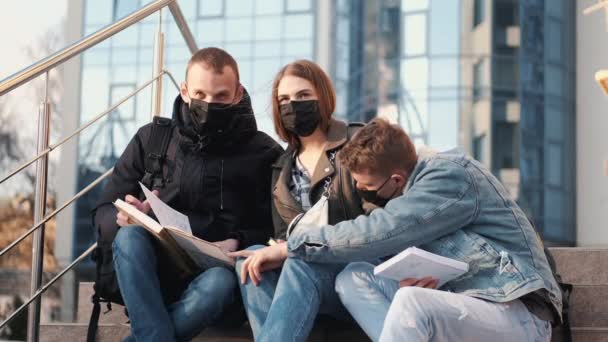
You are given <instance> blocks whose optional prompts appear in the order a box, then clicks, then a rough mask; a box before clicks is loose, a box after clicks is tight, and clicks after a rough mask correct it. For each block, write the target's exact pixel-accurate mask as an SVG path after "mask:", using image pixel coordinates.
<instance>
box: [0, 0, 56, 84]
mask: <svg viewBox="0 0 608 342" xmlns="http://www.w3.org/2000/svg"><path fill="white" fill-rule="evenodd" d="M2 5H3V8H2V11H0V42H1V44H2V54H0V78H1V79H4V78H5V77H7V76H10V75H12V74H13V73H15V72H17V71H19V70H21V69H22V68H24V67H27V66H28V65H30V64H31V63H32V62H33V61H31V60H28V59H27V56H25V54H24V49H25V48H26V47H27V46H28V45H31V44H33V42H35V41H36V39H37V38H39V37H40V36H42V35H44V34H45V33H46V32H47V31H48V30H51V29H53V30H57V29H58V26H59V25H61V24H62V22H63V20H64V19H65V17H66V11H67V0H50V1H40V0H19V1H10V2H9V1H6V2H3V3H2Z"/></svg>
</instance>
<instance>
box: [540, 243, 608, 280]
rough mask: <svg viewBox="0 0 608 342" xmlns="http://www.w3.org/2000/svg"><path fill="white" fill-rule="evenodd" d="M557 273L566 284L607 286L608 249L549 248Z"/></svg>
mask: <svg viewBox="0 0 608 342" xmlns="http://www.w3.org/2000/svg"><path fill="white" fill-rule="evenodd" d="M550 251H551V254H552V255H553V257H554V259H555V263H556V266H557V273H559V274H560V275H561V276H562V279H563V281H564V282H566V283H571V284H575V285H608V272H606V270H608V248H584V247H576V248H562V247H556V248H550Z"/></svg>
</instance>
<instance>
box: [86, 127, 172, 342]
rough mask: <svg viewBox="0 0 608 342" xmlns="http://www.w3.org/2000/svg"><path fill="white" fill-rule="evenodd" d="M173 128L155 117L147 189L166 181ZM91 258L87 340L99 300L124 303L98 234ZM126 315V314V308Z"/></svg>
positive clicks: (92, 332) (91, 336)
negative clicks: (92, 279)
mask: <svg viewBox="0 0 608 342" xmlns="http://www.w3.org/2000/svg"><path fill="white" fill-rule="evenodd" d="M174 128H175V126H174V125H173V123H172V121H171V119H168V118H162V117H154V120H153V124H152V131H151V133H150V138H149V140H148V144H146V145H145V146H144V153H145V159H144V168H145V173H144V176H143V178H142V180H141V182H142V184H144V185H145V186H146V187H148V188H149V189H158V188H162V187H164V185H165V179H164V177H163V163H164V161H165V158H166V154H167V149H168V148H169V142H170V141H171V136H172V134H173V129H174ZM91 258H92V259H93V261H95V264H96V272H95V285H94V286H93V290H94V294H93V296H92V297H91V302H92V303H93V311H92V312H91V319H90V320H89V328H88V331H87V341H88V342H93V341H95V337H96V334H97V325H98V323H99V315H100V312H101V303H106V305H107V308H108V311H110V310H112V303H116V304H119V305H124V301H123V299H122V295H121V294H120V288H119V287H118V280H117V279H116V272H114V263H113V258H112V242H111V241H110V242H107V241H106V242H104V241H102V239H101V238H98V239H97V247H96V248H95V250H94V251H93V253H92V255H91ZM125 315H127V316H128V313H127V310H126V308H125Z"/></svg>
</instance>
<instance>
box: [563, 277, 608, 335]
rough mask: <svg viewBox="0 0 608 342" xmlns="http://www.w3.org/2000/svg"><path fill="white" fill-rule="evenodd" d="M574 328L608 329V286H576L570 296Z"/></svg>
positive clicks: (571, 318)
mask: <svg viewBox="0 0 608 342" xmlns="http://www.w3.org/2000/svg"><path fill="white" fill-rule="evenodd" d="M570 325H571V326H572V327H588V328H592V327H594V328H605V327H608V285H575V286H574V289H573V290H572V294H571V295H570Z"/></svg>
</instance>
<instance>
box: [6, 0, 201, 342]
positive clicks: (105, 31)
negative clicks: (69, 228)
mask: <svg viewBox="0 0 608 342" xmlns="http://www.w3.org/2000/svg"><path fill="white" fill-rule="evenodd" d="M176 1H177V0H156V1H154V2H152V3H150V4H148V5H146V6H145V7H143V8H141V9H139V10H137V11H135V12H133V13H131V14H129V15H127V16H126V17H124V18H122V19H120V20H119V21H117V22H115V23H112V24H110V25H108V26H106V27H104V28H102V29H100V30H98V31H96V32H94V33H92V34H90V35H89V36H87V37H85V38H83V39H81V40H79V41H77V42H76V43H74V44H72V45H70V46H68V47H66V48H64V49H62V50H60V51H59V52H56V53H54V54H52V55H50V56H48V57H46V58H43V59H42V60H40V61H38V62H36V63H34V64H32V65H30V66H29V67H27V68H25V69H23V70H21V71H19V72H17V73H15V74H13V75H11V76H9V77H7V78H5V79H4V80H2V81H0V96H2V95H4V94H6V93H8V92H10V91H12V90H14V89H15V88H17V87H19V86H21V85H22V84H24V83H26V82H29V81H30V80H32V79H34V78H35V77H37V76H39V75H41V74H43V73H44V74H46V83H45V97H44V101H43V102H42V103H41V107H40V113H39V115H40V117H39V123H38V149H37V153H38V155H37V156H35V157H34V158H33V159H31V160H30V161H28V162H26V163H25V164H24V165H22V166H20V167H19V168H17V169H16V170H15V171H14V172H11V173H10V174H9V175H8V176H7V177H5V178H4V179H2V180H1V181H0V184H2V183H3V182H4V181H6V180H7V179H9V178H11V177H13V176H14V175H15V174H17V173H18V172H21V171H22V170H23V169H25V168H26V167H27V166H29V165H31V164H32V163H34V162H36V163H37V168H36V188H35V195H36V197H35V208H34V226H33V227H32V228H30V229H29V230H28V231H27V232H26V233H25V234H24V235H22V236H21V237H20V238H18V239H17V240H15V241H14V242H13V243H11V244H10V245H9V246H7V247H6V248H5V249H4V250H2V251H1V252H0V256H2V255H4V254H5V253H6V252H7V251H8V250H10V249H11V248H13V247H14V246H15V245H17V244H18V243H20V242H22V241H23V240H24V239H25V238H26V237H27V236H29V235H30V234H32V233H34V236H33V245H32V246H33V247H32V279H31V291H30V294H31V295H32V296H31V298H30V299H28V300H27V302H26V303H24V304H23V305H22V306H21V307H19V309H17V310H16V311H15V312H14V313H13V314H11V315H10V316H9V317H8V318H7V319H6V320H5V321H4V322H2V323H1V324H0V328H2V327H4V326H5V325H6V324H7V323H8V322H9V321H10V320H11V319H13V318H14V317H15V316H16V315H17V314H18V313H19V312H21V311H23V310H24V309H25V308H26V307H27V306H28V305H30V304H31V305H32V308H31V310H30V312H29V314H28V327H27V331H28V334H27V338H28V341H38V339H39V327H40V299H39V297H40V296H41V295H42V293H44V292H45V291H46V290H47V289H48V288H49V287H50V286H51V285H52V284H53V283H54V282H55V281H57V279H59V278H60V277H62V276H63V275H64V274H65V273H66V272H68V271H69V270H70V269H72V268H73V267H74V266H75V265H76V264H78V263H79V262H80V261H81V260H83V259H84V258H85V257H86V256H88V255H89V254H90V253H91V252H92V251H93V249H94V248H95V247H96V245H97V244H93V245H92V246H91V247H89V249H88V250H87V251H86V252H85V253H83V254H81V255H80V256H79V257H78V258H77V259H76V260H75V261H74V262H72V263H71V264H70V265H69V266H68V267H66V268H65V269H64V270H62V271H61V272H60V273H59V274H58V275H57V276H55V277H54V278H53V279H52V280H51V281H50V282H49V283H47V284H46V285H44V286H41V285H42V284H41V277H40V276H41V273H42V268H43V259H42V255H43V250H44V248H43V247H44V228H45V223H46V222H47V221H49V220H50V219H51V218H52V217H54V216H56V215H57V214H58V213H59V212H61V211H63V210H64V209H65V208H66V207H67V206H69V205H71V204H72V203H73V202H74V201H76V200H77V199H78V198H80V197H81V196H83V195H84V194H86V193H88V192H89V191H90V190H91V189H92V188H93V187H95V186H96V185H97V184H99V182H101V181H102V180H103V179H105V178H106V177H108V176H109V175H110V174H111V172H112V170H113V168H112V169H110V170H108V171H106V173H104V174H103V175H101V176H100V177H98V178H97V179H96V180H95V181H93V182H91V183H90V184H89V185H88V186H87V187H86V188H84V189H83V190H81V191H80V192H78V193H77V194H76V195H74V196H73V197H72V198H71V199H70V200H68V201H66V203H64V204H63V205H62V206H61V207H60V208H58V209H56V210H55V211H53V212H52V213H51V214H49V215H45V209H46V204H45V202H46V200H45V198H46V192H47V185H46V181H47V170H48V154H49V153H50V152H51V151H52V150H54V149H55V148H57V147H58V146H61V145H62V144H64V143H65V142H67V141H68V140H70V139H71V138H73V137H74V136H76V135H78V134H80V133H81V132H82V131H84V130H85V129H87V128H88V127H90V126H91V125H92V124H93V123H95V122H96V121H98V120H99V119H100V118H102V117H104V116H106V115H108V114H109V113H111V112H112V111H113V110H114V109H115V108H117V107H118V106H120V105H121V104H123V103H124V102H126V101H127V100H128V99H129V98H131V97H132V96H135V95H136V94H137V93H139V92H140V91H141V90H142V89H143V88H145V87H146V86H148V85H150V84H152V83H153V84H154V86H153V89H152V93H153V94H152V96H153V111H152V113H153V115H159V114H160V107H161V99H162V93H161V91H162V79H161V77H162V76H163V75H165V74H166V75H169V77H170V78H171V81H172V82H173V84H174V85H175V86H176V88H178V89H179V85H178V84H177V82H176V81H175V79H174V78H173V76H172V75H171V74H170V73H169V72H168V71H166V70H164V69H163V53H164V33H163V32H162V11H161V10H162V8H164V7H166V6H169V9H170V11H171V13H172V15H173V18H174V20H175V22H176V24H177V26H178V28H179V30H180V32H181V34H182V37H183V38H184V40H185V41H186V44H187V45H188V47H189V49H190V51H191V52H192V53H194V52H195V51H196V50H197V46H196V42H195V40H194V37H193V36H192V32H191V31H190V29H189V27H188V24H187V23H186V21H185V19H184V16H183V14H182V12H181V9H180V8H179V5H178V4H177V2H176ZM155 12H158V15H159V25H158V31H157V32H156V36H155V37H156V38H155V53H154V72H153V74H154V75H156V76H154V78H153V79H152V80H150V81H148V82H147V83H145V84H144V85H142V86H140V87H139V88H138V89H136V90H134V91H133V92H132V93H131V94H129V95H127V96H126V97H125V98H124V99H123V100H121V101H119V102H118V103H117V104H115V105H113V106H111V107H110V108H108V109H107V110H106V111H104V112H102V113H100V114H98V115H97V116H95V117H94V118H93V119H91V120H89V121H88V122H87V123H86V124H84V125H83V126H81V127H80V128H78V129H77V130H76V131H74V132H73V133H72V134H70V135H68V136H67V137H65V138H63V139H62V140H60V142H59V143H57V144H54V145H49V130H50V124H49V119H50V114H51V113H50V102H49V98H48V87H49V84H48V83H49V82H48V81H49V71H50V70H51V69H53V68H55V67H56V66H58V65H60V64H63V63H64V62H66V61H67V60H69V59H70V58H72V57H74V56H76V55H79V54H81V53H83V52H84V51H86V50H88V49H90V48H92V47H93V46H95V45H97V44H99V43H100V42H102V41H104V40H106V39H108V38H110V37H112V36H114V35H115V34H117V33H119V32H121V31H122V30H124V29H126V28H128V27H130V26H132V25H134V24H136V23H138V22H140V21H141V20H143V19H144V18H146V17H148V16H149V15H151V14H152V13H155ZM39 228H40V229H39Z"/></svg>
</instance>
